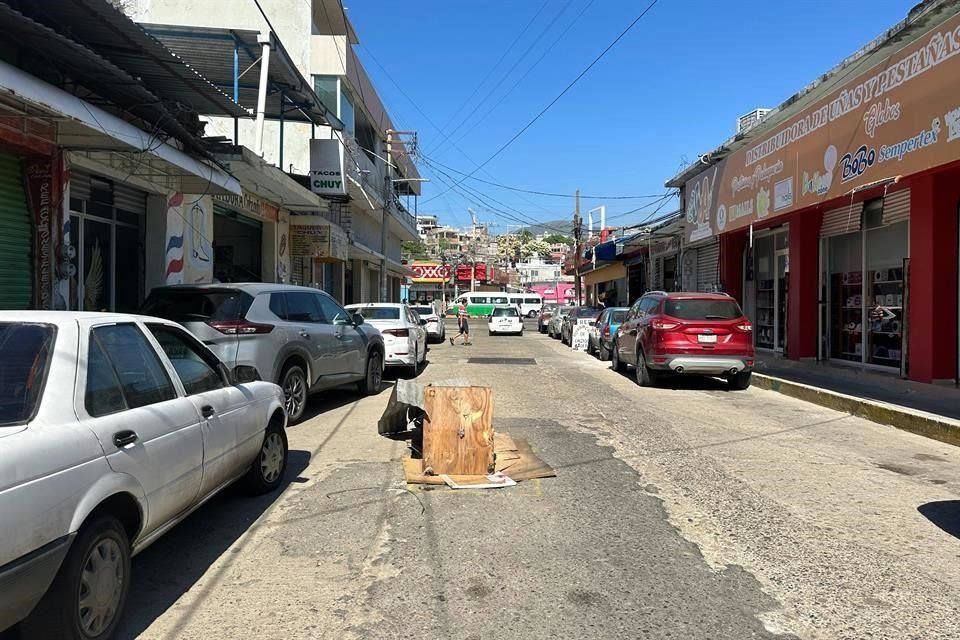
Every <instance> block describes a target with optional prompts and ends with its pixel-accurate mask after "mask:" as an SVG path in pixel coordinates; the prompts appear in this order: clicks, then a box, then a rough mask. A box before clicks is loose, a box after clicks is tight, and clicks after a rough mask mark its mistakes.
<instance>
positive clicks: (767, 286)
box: [753, 236, 776, 349]
mask: <svg viewBox="0 0 960 640" xmlns="http://www.w3.org/2000/svg"><path fill="white" fill-rule="evenodd" d="M773 254H774V239H773V236H766V237H763V238H757V239H756V240H754V243H753V256H754V258H753V259H754V270H753V273H754V278H755V280H756V283H757V284H756V286H757V305H756V316H757V317H756V318H755V319H754V324H755V325H756V340H757V346H758V347H760V348H761V349H773V345H774V341H773V340H774V336H773V326H774V318H775V314H774V311H775V309H776V307H775V304H776V300H775V299H774V298H775V292H774V285H775V280H776V278H774V255H773Z"/></svg>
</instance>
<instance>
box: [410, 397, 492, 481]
mask: <svg viewBox="0 0 960 640" xmlns="http://www.w3.org/2000/svg"><path fill="white" fill-rule="evenodd" d="M424 408H425V409H426V412H427V415H426V417H424V420H423V468H424V470H427V469H430V470H431V471H432V472H433V473H434V474H440V473H447V474H455V475H481V474H485V473H491V472H492V471H493V390H492V389H490V388H489V387H427V389H426V390H425V391H424Z"/></svg>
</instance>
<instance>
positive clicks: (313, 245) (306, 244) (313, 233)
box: [290, 216, 347, 262]
mask: <svg viewBox="0 0 960 640" xmlns="http://www.w3.org/2000/svg"><path fill="white" fill-rule="evenodd" d="M290 257H291V258H308V259H312V260H319V261H321V262H336V261H341V260H346V259H347V234H345V233H344V232H343V230H342V229H341V228H340V227H338V226H337V225H335V224H331V223H330V222H328V221H326V220H324V219H323V218H320V217H317V216H290Z"/></svg>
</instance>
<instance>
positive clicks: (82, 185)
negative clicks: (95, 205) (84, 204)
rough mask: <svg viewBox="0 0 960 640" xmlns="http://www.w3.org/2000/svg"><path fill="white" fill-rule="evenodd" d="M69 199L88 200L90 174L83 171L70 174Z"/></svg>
mask: <svg viewBox="0 0 960 640" xmlns="http://www.w3.org/2000/svg"><path fill="white" fill-rule="evenodd" d="M70 199H71V200H86V201H89V200H90V174H89V173H84V172H83V171H71V172H70Z"/></svg>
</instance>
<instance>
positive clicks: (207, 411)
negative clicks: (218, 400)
mask: <svg viewBox="0 0 960 640" xmlns="http://www.w3.org/2000/svg"><path fill="white" fill-rule="evenodd" d="M215 413H216V411H215V410H214V408H213V407H211V406H210V405H208V404H205V405H203V406H202V407H200V415H202V416H203V417H204V418H205V419H207V420H209V419H210V418H212V417H213V414H215Z"/></svg>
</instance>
